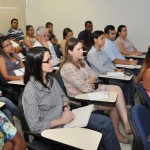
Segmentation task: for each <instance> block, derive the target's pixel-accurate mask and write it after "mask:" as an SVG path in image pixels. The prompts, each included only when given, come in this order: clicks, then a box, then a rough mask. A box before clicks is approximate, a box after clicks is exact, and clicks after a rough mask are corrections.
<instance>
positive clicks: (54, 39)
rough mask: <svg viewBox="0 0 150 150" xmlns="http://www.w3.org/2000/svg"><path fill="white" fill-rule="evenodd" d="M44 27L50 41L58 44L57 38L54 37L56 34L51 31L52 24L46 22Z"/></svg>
mask: <svg viewBox="0 0 150 150" xmlns="http://www.w3.org/2000/svg"><path fill="white" fill-rule="evenodd" d="M45 27H46V28H47V30H48V33H49V40H50V42H51V43H52V44H53V45H55V44H58V40H57V38H56V35H55V34H54V33H53V24H52V23H51V22H47V23H46V25H45Z"/></svg>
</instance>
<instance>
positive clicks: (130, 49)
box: [116, 25, 143, 55]
mask: <svg viewBox="0 0 150 150" xmlns="http://www.w3.org/2000/svg"><path fill="white" fill-rule="evenodd" d="M116 42H117V44H118V46H119V49H120V51H121V53H122V54H123V55H143V54H142V53H141V52H139V51H138V50H137V49H136V48H135V47H134V46H133V44H132V43H131V42H130V41H129V39H128V38H127V27H126V26H125V25H120V26H119V27H118V30H117V38H116Z"/></svg>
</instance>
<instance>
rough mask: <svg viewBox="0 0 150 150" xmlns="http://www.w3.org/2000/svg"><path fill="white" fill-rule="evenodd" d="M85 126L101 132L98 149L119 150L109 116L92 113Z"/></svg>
mask: <svg viewBox="0 0 150 150" xmlns="http://www.w3.org/2000/svg"><path fill="white" fill-rule="evenodd" d="M86 128H88V129H91V130H95V131H98V132H100V133H102V139H101V141H100V144H99V147H98V150H121V148H120V144H119V142H118V139H117V137H116V135H115V132H114V128H113V125H112V122H111V120H110V118H109V117H107V116H105V115H102V114H98V113H92V114H91V117H90V119H89V122H88V125H87V127H86ZM91 144H92V141H91Z"/></svg>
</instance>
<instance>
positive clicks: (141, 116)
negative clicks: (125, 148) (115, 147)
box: [128, 105, 150, 150]
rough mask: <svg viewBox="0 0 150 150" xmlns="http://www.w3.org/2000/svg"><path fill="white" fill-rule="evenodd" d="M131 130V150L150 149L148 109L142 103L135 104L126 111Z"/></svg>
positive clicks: (149, 115) (149, 111) (149, 114)
mask: <svg viewBox="0 0 150 150" xmlns="http://www.w3.org/2000/svg"><path fill="white" fill-rule="evenodd" d="M128 117H129V123H130V125H131V128H132V131H133V136H134V139H133V144H132V150H150V141H149V140H150V136H149V135H150V110H149V109H147V108H146V107H144V106H143V105H135V106H134V107H132V108H131V109H130V110H129V112H128Z"/></svg>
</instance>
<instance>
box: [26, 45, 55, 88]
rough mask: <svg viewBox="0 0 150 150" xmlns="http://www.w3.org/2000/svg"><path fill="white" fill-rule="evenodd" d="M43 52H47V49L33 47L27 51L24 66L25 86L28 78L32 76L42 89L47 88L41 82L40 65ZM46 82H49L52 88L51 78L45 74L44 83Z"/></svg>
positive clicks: (41, 72)
mask: <svg viewBox="0 0 150 150" xmlns="http://www.w3.org/2000/svg"><path fill="white" fill-rule="evenodd" d="M45 52H49V49H47V48H45V47H34V48H32V49H31V50H30V51H29V53H28V55H27V58H26V64H25V75H24V83H25V84H27V82H28V81H29V80H30V77H31V76H33V77H34V78H35V80H36V81H39V82H40V83H41V84H42V85H43V86H44V87H46V88H48V87H47V85H46V84H45V83H44V81H43V71H42V63H43V58H44V53H45ZM49 53H50V52H49ZM48 82H50V84H51V86H52V84H53V78H52V77H51V75H50V74H49V73H47V75H46V83H48Z"/></svg>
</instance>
